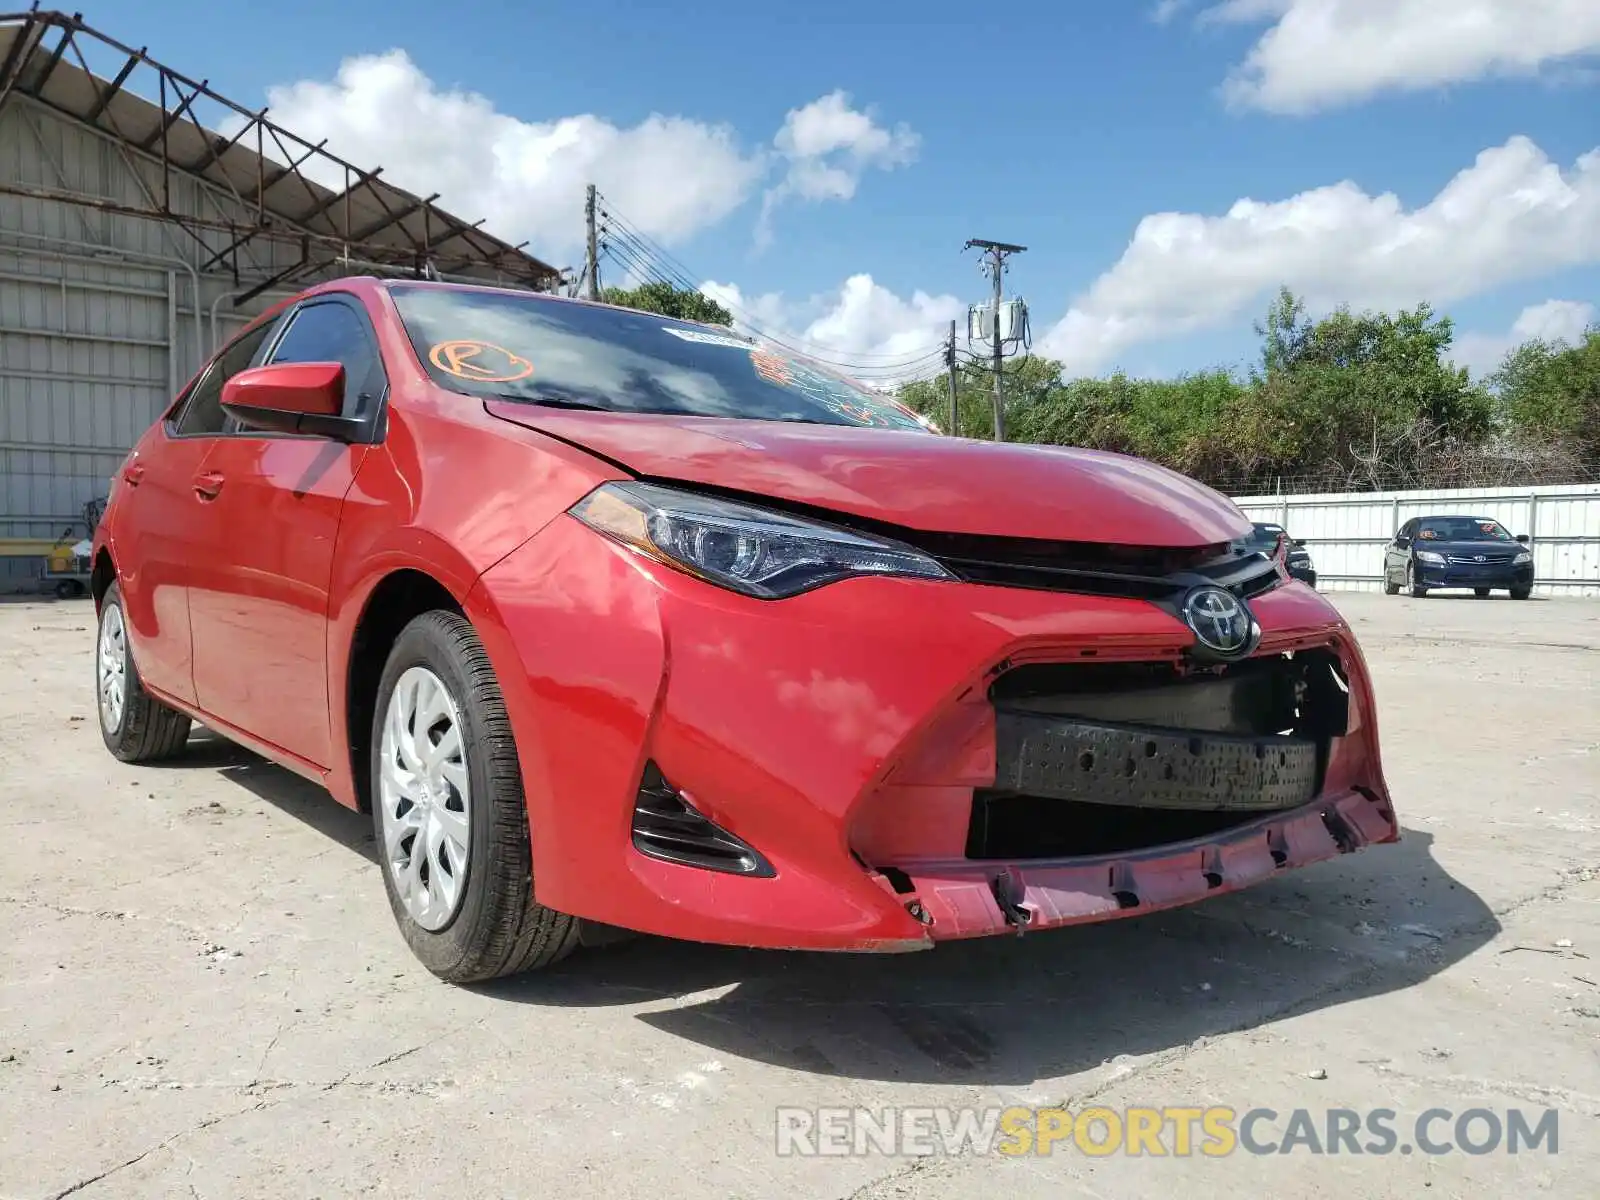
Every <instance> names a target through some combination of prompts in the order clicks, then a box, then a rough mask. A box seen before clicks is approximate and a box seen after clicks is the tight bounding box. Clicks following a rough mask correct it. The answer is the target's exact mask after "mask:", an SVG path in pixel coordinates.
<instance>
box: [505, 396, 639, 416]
mask: <svg viewBox="0 0 1600 1200" xmlns="http://www.w3.org/2000/svg"><path fill="white" fill-rule="evenodd" d="M494 395H495V399H497V400H510V401H513V402H514V403H517V404H536V405H538V406H539V407H540V408H573V409H578V410H580V411H583V412H620V411H622V410H621V409H616V408H612V407H611V406H610V405H607V404H595V403H593V402H591V401H589V400H574V399H571V398H570V397H567V396H551V395H546V394H542V393H539V392H534V393H533V394H531V395H529V394H528V393H526V392H496V393H495V394H494Z"/></svg>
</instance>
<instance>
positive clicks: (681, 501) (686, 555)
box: [572, 483, 955, 600]
mask: <svg viewBox="0 0 1600 1200" xmlns="http://www.w3.org/2000/svg"><path fill="white" fill-rule="evenodd" d="M572 515H573V516H575V517H577V518H578V520H580V521H582V522H583V523H584V524H585V525H588V526H589V527H590V528H591V529H594V530H597V531H598V532H600V533H603V534H605V535H606V536H607V537H609V538H613V539H615V540H616V541H618V542H621V543H622V544H623V545H625V546H629V547H631V548H632V549H634V550H637V551H638V552H639V553H641V554H645V555H648V556H649V557H651V558H653V559H655V560H656V561H658V562H662V563H666V564H667V565H668V566H671V567H676V568H677V569H678V570H680V571H687V572H688V573H689V574H690V575H694V576H696V577H697V578H700V579H703V580H705V581H706V582H708V583H714V584H716V585H717V586H718V587H724V588H729V589H731V590H732V591H735V592H742V593H744V594H745V595H746V596H755V597H758V598H759V599H762V600H779V599H782V598H784V597H787V596H797V595H799V594H800V593H801V592H808V591H810V590H811V589H813V588H818V587H821V586H822V585H823V584H826V583H834V582H836V581H837V580H840V579H848V578H850V577H851V576H854V575H900V576H912V577H914V578H918V579H954V578H955V576H954V575H952V574H951V573H950V572H949V571H947V570H945V569H944V568H943V567H942V566H940V565H939V564H938V563H937V562H935V561H934V560H933V559H931V558H929V557H928V556H927V555H926V554H923V553H922V552H921V551H919V550H915V549H913V548H912V547H910V546H905V545H901V544H900V543H899V542H892V541H889V540H888V539H885V538H876V537H870V536H868V535H866V534H861V533H856V532H854V531H852V530H849V529H841V528H838V527H836V526H832V525H824V524H822V523H820V522H817V521H809V520H804V519H802V518H799V517H791V516H788V515H787V514H785V513H780V512H775V511H773V510H771V509H766V508H758V507H757V506H755V505H753V504H740V503H737V502H735V501H732V500H719V499H716V498H715V497H711V496H702V495H699V494H697V493H695V492H688V491H680V490H678V489H677V488H670V487H661V486H659V485H656V484H650V483H608V484H605V485H604V486H602V487H599V488H596V489H595V490H594V491H592V492H590V493H589V494H588V495H587V496H585V497H584V498H583V499H582V500H580V501H578V503H577V504H575V505H573V507H572Z"/></svg>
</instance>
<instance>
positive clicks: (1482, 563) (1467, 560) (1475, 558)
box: [1444, 554, 1514, 567]
mask: <svg viewBox="0 0 1600 1200" xmlns="http://www.w3.org/2000/svg"><path fill="white" fill-rule="evenodd" d="M1513 557H1514V556H1513V555H1510V554H1485V555H1482V556H1479V555H1475V554H1447V555H1445V556H1444V560H1445V562H1447V563H1449V564H1450V565H1451V566H1453V567H1503V566H1505V565H1506V564H1507V563H1509V562H1510V561H1511V560H1512V558H1513Z"/></svg>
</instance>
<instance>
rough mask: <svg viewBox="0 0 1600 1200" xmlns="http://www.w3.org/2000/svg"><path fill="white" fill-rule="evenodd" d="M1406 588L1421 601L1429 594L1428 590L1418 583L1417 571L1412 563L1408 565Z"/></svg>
mask: <svg viewBox="0 0 1600 1200" xmlns="http://www.w3.org/2000/svg"><path fill="white" fill-rule="evenodd" d="M1406 587H1407V588H1409V589H1410V590H1411V594H1412V595H1413V596H1415V597H1416V598H1417V599H1419V600H1420V599H1422V597H1424V596H1426V595H1427V594H1428V589H1427V588H1425V587H1423V586H1422V585H1421V584H1420V583H1418V582H1417V569H1416V567H1415V565H1413V564H1412V563H1407V564H1406Z"/></svg>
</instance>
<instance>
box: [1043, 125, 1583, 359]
mask: <svg viewBox="0 0 1600 1200" xmlns="http://www.w3.org/2000/svg"><path fill="white" fill-rule="evenodd" d="M1597 262H1600V149H1596V150H1594V151H1591V152H1590V153H1588V154H1586V155H1584V156H1582V157H1581V158H1579V159H1578V160H1577V161H1576V163H1575V164H1574V165H1573V166H1572V168H1571V169H1570V170H1567V171H1565V172H1563V171H1562V169H1561V167H1560V166H1559V165H1558V164H1556V163H1554V162H1552V161H1551V160H1550V159H1549V158H1548V157H1547V156H1546V155H1545V154H1544V152H1543V151H1542V150H1540V149H1539V147H1538V146H1536V145H1534V143H1533V142H1531V141H1529V140H1528V139H1527V138H1525V137H1514V138H1512V139H1510V140H1509V141H1508V142H1506V143H1505V145H1503V146H1495V147H1491V148H1490V149H1487V150H1484V151H1483V152H1482V153H1480V154H1479V155H1478V157H1477V160H1476V161H1475V162H1474V163H1473V164H1472V165H1471V166H1469V167H1467V168H1465V169H1464V170H1462V171H1461V172H1460V173H1459V174H1457V175H1456V176H1455V178H1453V179H1452V180H1450V182H1449V183H1447V184H1446V185H1445V186H1444V188H1442V189H1441V190H1440V192H1439V193H1438V195H1436V196H1434V197H1433V199H1432V200H1430V201H1429V202H1428V203H1426V204H1424V205H1422V206H1420V207H1418V208H1413V209H1407V208H1405V206H1404V205H1402V204H1401V202H1400V199H1399V198H1398V197H1397V196H1395V195H1394V194H1393V193H1391V192H1385V193H1383V194H1381V195H1376V196H1374V195H1368V194H1367V193H1366V192H1364V191H1363V190H1362V189H1361V188H1359V187H1358V186H1357V185H1356V184H1354V183H1352V182H1349V181H1345V182H1342V183H1336V184H1333V185H1330V186H1327V187H1320V188H1314V189H1312V190H1310V191H1305V192H1301V193H1299V194H1298V195H1295V196H1291V197H1289V198H1288V199H1287V200H1279V201H1272V202H1262V201H1257V200H1250V199H1244V200H1239V201H1238V202H1236V203H1235V204H1234V205H1233V207H1232V208H1230V209H1229V210H1228V212H1227V213H1226V214H1224V215H1221V216H1207V215H1203V214H1199V213H1179V212H1169V213H1156V214H1153V215H1151V216H1147V217H1145V218H1144V219H1143V220H1142V221H1140V222H1139V225H1138V228H1137V229H1136V230H1135V231H1134V235H1133V240H1132V241H1131V242H1130V243H1129V245H1128V247H1127V249H1126V250H1125V251H1124V252H1123V254H1122V257H1121V258H1120V259H1119V260H1118V261H1117V263H1116V264H1115V265H1114V266H1112V268H1111V269H1110V270H1108V271H1107V272H1105V274H1103V275H1101V276H1100V278H1099V279H1097V280H1096V281H1095V282H1094V283H1093V284H1092V285H1091V286H1090V288H1089V289H1088V291H1087V292H1085V293H1084V294H1083V295H1081V296H1080V297H1079V298H1078V299H1077V301H1076V302H1075V303H1074V304H1073V305H1072V307H1071V309H1070V310H1069V311H1068V312H1067V314H1066V316H1065V317H1063V318H1062V319H1061V321H1060V322H1059V323H1057V324H1056V325H1055V326H1054V327H1053V328H1051V329H1050V330H1049V331H1048V332H1047V333H1046V334H1045V335H1044V336H1043V337H1041V338H1040V351H1041V352H1042V353H1046V354H1050V355H1053V356H1054V357H1057V358H1060V359H1062V360H1063V361H1064V362H1065V363H1066V364H1067V366H1068V369H1069V370H1072V371H1086V372H1087V371H1094V370H1097V369H1099V368H1101V367H1103V366H1105V365H1107V364H1109V363H1111V362H1113V361H1115V359H1116V357H1117V355H1119V354H1121V353H1122V352H1123V351H1124V350H1126V349H1127V348H1128V347H1131V346H1134V345H1137V344H1139V343H1142V342H1149V341H1154V340H1156V339H1158V338H1162V337H1167V336H1173V335H1179V334H1185V333H1191V332H1195V331H1199V330H1204V329H1211V328H1217V327H1219V326H1223V325H1226V324H1230V323H1232V322H1235V321H1237V320H1239V319H1240V318H1241V317H1243V316H1245V315H1247V314H1253V313H1256V312H1260V311H1262V310H1263V309H1264V308H1265V304H1266V301H1267V299H1268V298H1269V297H1270V296H1271V294H1272V292H1273V291H1274V290H1275V289H1276V288H1277V287H1278V286H1279V285H1280V284H1286V285H1288V286H1289V287H1290V288H1292V289H1293V290H1294V291H1296V292H1297V293H1298V294H1300V295H1301V296H1302V297H1303V298H1304V299H1305V300H1306V302H1307V304H1308V305H1309V306H1310V307H1311V308H1313V309H1318V310H1326V309H1328V308H1332V307H1333V306H1335V305H1338V304H1342V303H1348V304H1350V305H1351V306H1353V307H1356V308H1366V307H1372V308H1393V307H1396V306H1399V305H1410V304H1415V303H1417V302H1419V301H1422V300H1427V301H1430V302H1431V303H1433V304H1434V305H1436V306H1442V305H1444V304H1448V303H1450V302H1452V301H1455V300H1459V299H1462V298H1464V297H1467V296H1472V295H1476V294H1479V293H1481V292H1484V291H1487V290H1488V289H1490V288H1493V287H1496V286H1499V285H1501V284H1505V283H1509V282H1512V281H1515V280H1520V279H1533V278H1537V277H1539V276H1541V275H1544V274H1546V273H1548V272H1550V271H1553V270H1557V269H1561V268H1564V267H1571V266H1577V265H1581V264H1590V263H1597Z"/></svg>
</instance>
